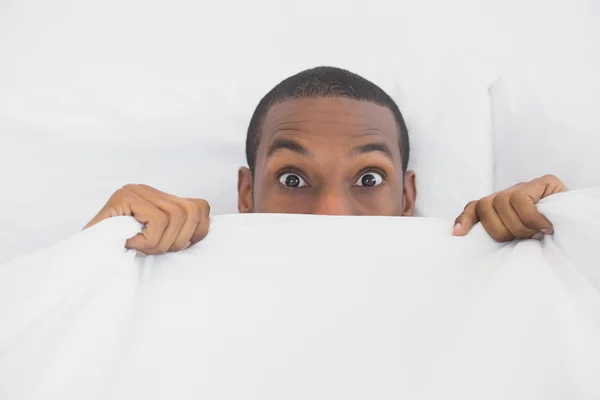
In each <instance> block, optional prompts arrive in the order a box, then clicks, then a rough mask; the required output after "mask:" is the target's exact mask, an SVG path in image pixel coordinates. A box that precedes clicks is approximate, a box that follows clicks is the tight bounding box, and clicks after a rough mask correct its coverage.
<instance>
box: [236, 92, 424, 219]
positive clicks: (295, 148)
mask: <svg viewBox="0 0 600 400" xmlns="http://www.w3.org/2000/svg"><path fill="white" fill-rule="evenodd" d="M255 168H256V172H255V176H254V179H252V175H251V173H250V170H249V169H248V168H241V169H240V172H239V184H238V190H239V196H238V208H239V211H240V212H241V213H248V212H259V213H294V214H322V215H396V216H400V215H405V216H408V215H412V214H413V209H414V204H415V197H416V187H415V174H414V173H413V172H411V171H409V172H407V173H406V176H405V174H403V173H402V157H401V155H400V148H399V144H398V128H397V126H396V122H395V120H394V116H393V115H392V112H391V111H390V110H388V109H387V108H385V107H381V106H378V105H375V104H371V103H366V102H359V101H353V100H348V99H312V100H311V99H306V100H291V101H286V102H284V103H281V104H277V105H275V106H273V107H272V108H271V110H270V111H269V113H268V114H267V116H266V118H265V121H264V122H263V125H262V132H261V142H260V145H259V148H258V152H257V161H256V167H255Z"/></svg>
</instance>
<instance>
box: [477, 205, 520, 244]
mask: <svg viewBox="0 0 600 400" xmlns="http://www.w3.org/2000/svg"><path fill="white" fill-rule="evenodd" d="M494 197H495V196H488V197H484V198H483V199H481V200H479V201H478V202H477V207H475V211H476V212H477V216H478V217H479V221H481V225H483V227H484V228H485V230H486V232H487V233H488V234H489V235H490V236H491V237H492V238H493V239H494V240H495V241H497V242H507V241H509V240H513V239H514V238H515V237H514V235H513V234H512V233H510V231H509V230H508V229H507V228H506V226H505V225H504V223H503V222H502V219H500V216H499V215H498V213H497V212H496V210H495V209H494V205H493V202H494Z"/></svg>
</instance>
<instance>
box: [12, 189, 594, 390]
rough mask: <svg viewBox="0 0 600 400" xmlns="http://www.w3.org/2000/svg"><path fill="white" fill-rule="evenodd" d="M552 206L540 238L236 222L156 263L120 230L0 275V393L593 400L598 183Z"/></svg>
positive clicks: (258, 218)
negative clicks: (501, 239) (503, 240)
mask: <svg viewBox="0 0 600 400" xmlns="http://www.w3.org/2000/svg"><path fill="white" fill-rule="evenodd" d="M539 209H540V211H541V212H542V213H544V214H545V215H546V216H547V217H548V218H549V219H550V220H551V221H552V222H553V224H554V226H555V234H554V235H553V236H547V237H546V238H545V239H544V240H543V242H538V241H535V240H525V241H518V242H512V243H509V244H498V243H496V242H494V241H493V240H492V239H490V238H489V237H488V236H487V235H486V233H485V232H484V231H483V229H482V228H481V227H479V226H477V227H476V228H475V230H474V231H473V232H472V233H471V234H469V235H468V236H467V237H465V238H455V237H452V236H451V235H450V227H451V221H450V220H443V219H440V220H437V219H422V218H377V217H324V216H296V215H259V214H257V215H231V216H217V217H213V218H212V220H211V230H210V233H209V235H208V236H207V237H206V239H205V240H204V241H202V242H201V243H199V244H198V245H196V246H194V247H192V248H190V249H188V250H186V251H184V252H182V253H177V254H169V255H164V256H157V257H153V256H152V257H136V255H135V254H134V252H132V251H126V250H124V248H123V243H124V240H125V239H126V238H127V237H129V236H131V235H133V234H135V233H136V232H138V231H139V225H138V224H137V223H136V222H135V221H133V220H132V219H129V218H122V217H120V218H113V219H109V220H106V221H104V222H102V223H100V224H98V225H96V226H94V227H92V228H90V229H89V230H86V231H83V232H81V233H79V234H77V235H75V236H74V237H72V238H70V239H68V240H66V241H64V242H61V243H59V244H57V245H55V246H53V247H50V248H48V249H45V250H42V251H40V252H38V253H35V254H32V255H29V256H26V257H23V258H20V259H17V260H14V261H13V262H11V263H8V264H5V265H2V266H0V321H1V324H0V398H2V399H11V400H17V399H39V398H44V399H53V398H60V399H83V398H85V399H132V398H140V399H141V398H143V399H198V398H204V399H240V398H244V399H261V400H265V399H267V400H268V399H281V398H286V399H307V398H318V399H332V398H337V399H342V398H343V399H366V398H377V399H398V398H411V399H440V398H444V399H461V400H464V399H509V398H510V399H527V400H533V399H544V400H549V399H550V400H551V399H557V400H558V399H560V400H562V399H593V398H598V397H599V396H600V381H599V380H598V376H600V293H599V290H600V261H599V255H598V246H597V244H598V242H599V241H600V189H590V190H585V191H577V192H569V193H565V194H560V195H554V196H551V197H549V198H547V199H545V200H543V201H542V202H541V203H540V205H539Z"/></svg>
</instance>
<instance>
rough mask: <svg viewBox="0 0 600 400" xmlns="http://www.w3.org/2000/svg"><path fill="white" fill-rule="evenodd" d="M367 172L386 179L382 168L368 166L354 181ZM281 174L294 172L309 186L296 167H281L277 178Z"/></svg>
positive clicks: (278, 177)
mask: <svg viewBox="0 0 600 400" xmlns="http://www.w3.org/2000/svg"><path fill="white" fill-rule="evenodd" d="M369 172H376V173H378V174H379V175H381V177H382V178H383V180H384V181H386V180H387V174H386V173H385V172H384V171H383V170H382V169H380V168H377V167H368V168H364V169H362V170H361V171H360V172H359V173H358V174H357V175H356V176H355V177H354V181H356V180H358V178H360V177H361V176H363V175H364V174H368V173H369ZM283 174H296V175H298V176H299V177H300V178H302V179H303V180H304V181H305V182H306V183H307V184H308V186H310V183H309V181H308V179H306V176H305V175H304V174H303V173H302V172H301V171H299V170H298V169H296V168H292V167H286V168H283V169H282V170H280V171H279V172H278V173H277V179H280V178H281V176H282V175H283Z"/></svg>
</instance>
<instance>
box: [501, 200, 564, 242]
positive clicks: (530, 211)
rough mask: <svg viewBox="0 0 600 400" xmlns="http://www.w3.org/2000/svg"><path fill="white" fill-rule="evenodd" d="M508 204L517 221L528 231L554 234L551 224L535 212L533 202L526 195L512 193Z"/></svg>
mask: <svg viewBox="0 0 600 400" xmlns="http://www.w3.org/2000/svg"><path fill="white" fill-rule="evenodd" d="M510 203H511V205H512V207H513V208H514V210H515V211H516V213H517V214H518V215H519V219H520V220H521V221H522V222H523V224H524V225H525V226H526V227H528V228H529V229H531V230H534V231H536V232H542V233H544V234H546V235H549V234H551V233H552V232H554V227H553V226H552V223H551V222H550V221H548V219H547V218H546V217H544V216H543V215H542V214H541V213H540V212H539V211H538V210H537V207H536V205H535V201H534V200H533V198H532V197H531V196H529V195H528V194H527V193H525V192H521V191H518V192H515V193H513V195H512V196H511V198H510Z"/></svg>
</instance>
